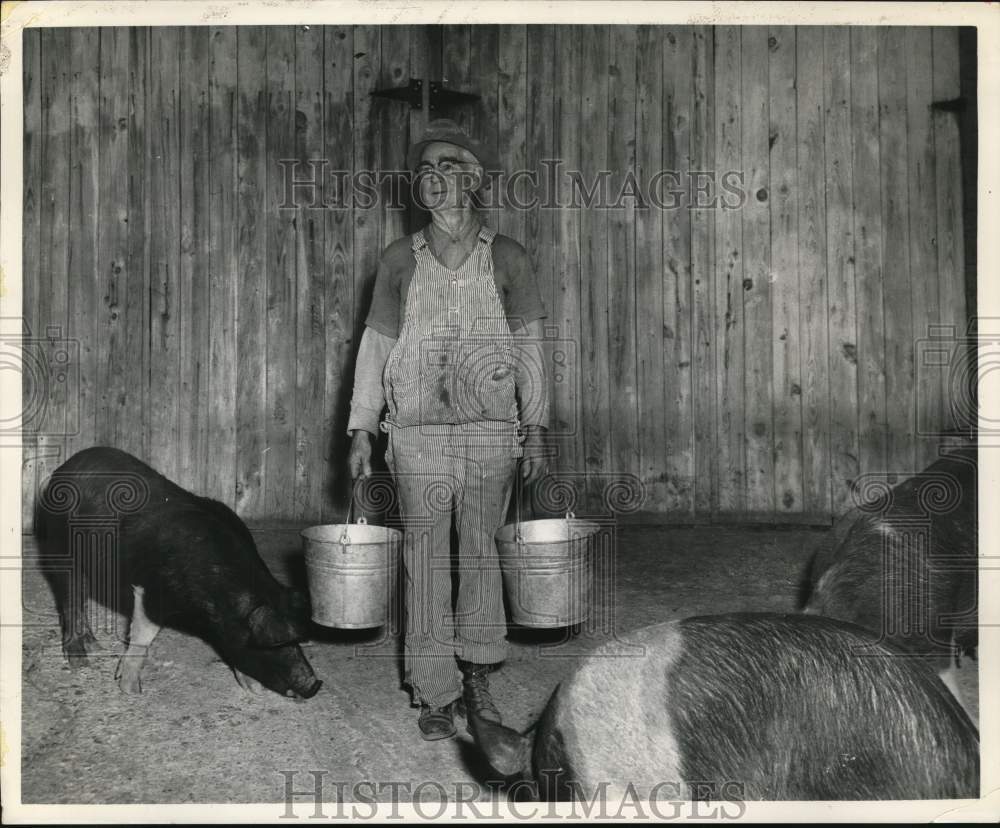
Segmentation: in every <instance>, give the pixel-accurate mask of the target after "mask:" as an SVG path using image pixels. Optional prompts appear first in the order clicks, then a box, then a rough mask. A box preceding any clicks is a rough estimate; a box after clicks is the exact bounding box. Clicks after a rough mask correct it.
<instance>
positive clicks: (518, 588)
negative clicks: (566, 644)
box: [496, 508, 599, 628]
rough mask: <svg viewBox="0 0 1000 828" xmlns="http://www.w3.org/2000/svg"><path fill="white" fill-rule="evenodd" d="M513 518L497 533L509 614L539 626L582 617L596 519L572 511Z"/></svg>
mask: <svg viewBox="0 0 1000 828" xmlns="http://www.w3.org/2000/svg"><path fill="white" fill-rule="evenodd" d="M518 513H520V508H519V509H518ZM518 518H519V519H518V521H517V522H516V523H508V524H507V525H506V526H501V527H500V529H499V530H497V533H496V542H497V551H498V552H499V555H500V569H501V571H502V573H503V583H504V589H505V590H506V593H507V605H508V607H509V609H510V615H511V619H512V620H513V621H514V622H515V623H517V624H521V625H522V626H525V627H539V628H552V627H568V626H570V625H572V624H579V623H580V622H581V621H585V620H586V619H587V617H588V616H589V615H590V604H591V593H592V591H593V584H594V563H593V560H594V555H593V550H592V544H591V538H592V537H593V536H594V535H595V534H596V533H597V530H598V528H599V527H598V525H597V524H596V523H592V522H591V521H587V520H577V518H576V516H575V515H574V514H573V513H572V512H568V513H567V514H566V517H565V518H552V519H548V520H528V521H523V522H522V521H521V520H520V514H518Z"/></svg>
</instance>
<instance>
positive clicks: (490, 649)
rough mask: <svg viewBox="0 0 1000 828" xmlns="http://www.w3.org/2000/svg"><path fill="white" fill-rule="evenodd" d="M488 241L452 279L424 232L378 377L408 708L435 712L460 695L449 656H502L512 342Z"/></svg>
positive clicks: (513, 431)
mask: <svg viewBox="0 0 1000 828" xmlns="http://www.w3.org/2000/svg"><path fill="white" fill-rule="evenodd" d="M494 235H495V234H494V233H493V231H492V230H489V229H488V228H481V229H480V231H479V237H478V239H477V242H476V245H475V247H474V248H473V250H472V252H471V253H470V254H469V256H468V258H467V259H466V260H465V261H464V262H463V263H462V264H461V266H460V267H459V268H458V269H457V270H451V269H449V268H447V267H445V266H444V265H443V264H441V263H440V262H439V261H438V260H437V259H436V258H435V257H434V255H433V253H431V250H430V247H429V246H428V244H427V240H426V238H425V236H424V233H423V232H422V231H421V232H418V233H416V234H415V235H414V236H413V245H412V247H413V254H414V258H415V259H416V268H415V270H414V274H413V278H412V280H411V282H410V286H409V290H408V293H407V297H406V309H405V315H404V318H403V325H402V329H401V331H400V335H399V338H398V339H397V341H396V344H395V345H394V347H393V349H392V351H391V352H390V354H389V358H388V360H387V362H386V367H385V373H384V375H383V385H384V387H385V394H386V401H387V404H388V416H387V418H386V420H385V422H384V423H383V425H382V428H383V430H384V431H386V432H387V433H388V435H389V442H388V451H387V453H386V463H387V465H388V466H389V468H390V470H391V471H392V473H393V476H394V478H395V481H396V489H397V493H398V496H399V503H400V511H401V514H402V517H403V520H404V523H405V526H406V533H405V539H404V545H403V563H404V576H405V594H406V607H407V612H406V616H407V623H406V640H405V648H404V669H405V681H406V683H407V684H409V685H410V688H411V690H412V692H413V696H414V700H415V701H418V702H423V703H426V704H429V705H431V706H433V707H441V706H444V705H445V704H448V703H449V702H451V701H453V700H454V699H457V698H458V697H459V696H461V694H462V683H461V673H460V671H459V670H458V666H457V664H456V662H455V658H456V656H457V657H458V658H461V659H464V660H466V661H471V662H474V663H479V664H492V663H496V662H498V661H502V660H503V659H504V657H505V655H506V646H507V642H506V633H507V625H506V619H505V615H504V604H503V584H502V581H501V575H500V568H499V560H498V557H497V549H496V542H495V540H494V535H495V533H496V530H497V529H498V528H499V527H500V525H501V524H502V522H503V520H504V517H505V515H506V513H507V506H508V503H509V501H510V494H511V488H512V484H513V480H514V471H515V469H516V467H517V459H518V457H520V455H521V447H520V435H519V428H518V421H517V399H516V396H515V377H514V356H513V354H514V351H513V342H512V338H511V333H510V328H509V326H508V324H507V319H506V315H505V313H504V308H503V303H502V302H501V300H500V296H499V294H498V292H497V288H496V283H495V281H494V277H493V258H492V247H491V245H492V242H493V238H494ZM453 518H454V525H455V530H456V532H457V535H458V550H457V551H458V560H457V562H455V563H454V564H453V560H452V551H451V530H452V519H453ZM453 569H454V570H455V571H457V575H458V589H457V597H456V600H455V603H454V609H453V607H452V571H453Z"/></svg>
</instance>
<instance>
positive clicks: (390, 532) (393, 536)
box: [299, 523, 403, 546]
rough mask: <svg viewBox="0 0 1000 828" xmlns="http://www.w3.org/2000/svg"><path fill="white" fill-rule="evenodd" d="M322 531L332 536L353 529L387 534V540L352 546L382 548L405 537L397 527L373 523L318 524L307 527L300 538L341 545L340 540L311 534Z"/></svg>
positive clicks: (300, 533) (358, 542)
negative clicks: (375, 530)
mask: <svg viewBox="0 0 1000 828" xmlns="http://www.w3.org/2000/svg"><path fill="white" fill-rule="evenodd" d="M320 529H322V530H325V531H326V532H328V533H329V534H331V535H333V534H336V533H337V532H341V533H342V532H345V531H350V530H352V529H364V530H372V529H378V530H381V531H382V532H385V534H386V538H385V539H383V540H379V541H351V543H350V545H351V546H371V545H378V546H381V545H383V544H385V543H386V542H387V541H395V540H400V539H402V537H403V533H402V532H401V531H400V530H399V529H396V528H395V527H392V526H378V525H376V524H373V523H318V524H316V525H315V526H307V527H306V528H305V529H302V530H300V531H299V537H300V538H302V539H303V540H307V541H313V542H316V543H340V540H339V538H338V539H337V540H330V539H328V538H319V537H316V536H315V534H310V533H311V532H314V531H315V530H320ZM341 545H343V544H341Z"/></svg>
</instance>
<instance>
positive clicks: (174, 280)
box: [147, 27, 181, 480]
mask: <svg viewBox="0 0 1000 828" xmlns="http://www.w3.org/2000/svg"><path fill="white" fill-rule="evenodd" d="M180 35H181V30H180V29H177V28H173V27H162V28H157V29H155V30H153V31H152V32H151V34H150V41H151V42H150V50H149V52H150V54H149V73H150V76H149V77H150V102H149V133H148V135H149V155H150V168H149V210H150V216H151V220H150V224H149V228H150V239H149V267H150V291H151V296H150V325H149V342H150V345H149V359H150V365H149V409H148V410H149V418H148V420H147V423H148V427H149V462H150V464H151V465H152V466H153V467H154V468H155V469H157V471H160V472H161V473H162V474H164V475H165V476H167V477H169V478H171V479H173V480H177V479H178V476H179V472H180V470H181V468H180V456H179V453H178V445H179V443H180V434H181V423H180V411H179V403H180V394H179V393H178V392H179V387H178V383H179V381H180V341H179V340H180V314H181V308H180V289H181V285H180V242H179V240H180V236H181V233H180V209H179V208H180V203H181V190H180V131H179V124H178V119H179V114H180V113H179V109H180V107H179V96H180V78H179V67H178V59H179V55H180Z"/></svg>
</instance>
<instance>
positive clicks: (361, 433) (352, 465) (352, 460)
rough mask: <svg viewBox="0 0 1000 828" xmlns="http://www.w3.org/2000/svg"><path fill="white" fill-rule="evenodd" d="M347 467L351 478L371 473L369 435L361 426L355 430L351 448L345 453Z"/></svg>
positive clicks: (355, 478)
mask: <svg viewBox="0 0 1000 828" xmlns="http://www.w3.org/2000/svg"><path fill="white" fill-rule="evenodd" d="M347 467H348V468H349V469H350V471H351V480H357V479H358V478H359V477H368V476H369V475H371V473H372V443H371V436H370V435H369V434H368V432H367V431H365V430H364V429H362V428H359V429H357V430H355V432H354V436H353V437H352V438H351V450H350V452H349V453H348V455H347Z"/></svg>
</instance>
